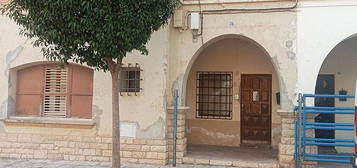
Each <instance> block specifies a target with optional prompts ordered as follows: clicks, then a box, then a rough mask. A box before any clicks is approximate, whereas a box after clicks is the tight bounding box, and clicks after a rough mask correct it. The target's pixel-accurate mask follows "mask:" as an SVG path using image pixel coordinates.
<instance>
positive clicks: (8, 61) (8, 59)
mask: <svg viewBox="0 0 357 168" xmlns="http://www.w3.org/2000/svg"><path fill="white" fill-rule="evenodd" d="M23 49H24V47H23V46H18V47H16V48H15V49H14V50H11V51H9V52H8V53H7V54H6V70H5V76H8V74H9V69H10V64H11V63H12V62H13V61H14V60H15V59H16V57H18V56H19V55H20V54H21V52H22V51H23Z"/></svg>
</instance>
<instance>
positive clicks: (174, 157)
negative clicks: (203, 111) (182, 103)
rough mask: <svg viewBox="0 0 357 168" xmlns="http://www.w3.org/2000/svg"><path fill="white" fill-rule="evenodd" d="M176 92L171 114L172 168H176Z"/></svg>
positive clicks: (175, 92)
mask: <svg viewBox="0 0 357 168" xmlns="http://www.w3.org/2000/svg"><path fill="white" fill-rule="evenodd" d="M178 98H179V96H178V90H175V91H174V113H173V115H174V116H173V121H172V123H173V127H172V128H173V130H172V132H173V150H172V151H173V155H172V166H173V167H176V144H177V108H178Z"/></svg>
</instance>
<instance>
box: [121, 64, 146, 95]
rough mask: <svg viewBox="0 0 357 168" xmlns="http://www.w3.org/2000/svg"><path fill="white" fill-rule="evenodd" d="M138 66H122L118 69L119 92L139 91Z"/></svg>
mask: <svg viewBox="0 0 357 168" xmlns="http://www.w3.org/2000/svg"><path fill="white" fill-rule="evenodd" d="M140 72H141V69H140V67H122V69H121V71H120V78H119V79H120V84H119V87H120V92H140V90H141V88H140V81H141V78H140Z"/></svg>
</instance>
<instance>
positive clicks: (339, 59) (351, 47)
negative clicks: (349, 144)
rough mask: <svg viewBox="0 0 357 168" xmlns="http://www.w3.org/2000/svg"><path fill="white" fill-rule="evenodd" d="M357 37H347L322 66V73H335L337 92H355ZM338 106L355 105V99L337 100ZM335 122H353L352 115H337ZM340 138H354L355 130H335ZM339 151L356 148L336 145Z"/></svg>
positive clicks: (352, 150) (336, 135) (351, 150)
mask: <svg viewBox="0 0 357 168" xmlns="http://www.w3.org/2000/svg"><path fill="white" fill-rule="evenodd" d="M356 46H357V38H356V37H354V38H351V39H347V40H345V41H343V42H341V43H340V44H338V45H337V46H336V47H335V48H334V49H333V50H332V51H331V52H330V54H329V55H328V56H327V58H326V60H325V61H324V64H323V65H322V67H321V71H320V74H333V75H334V76H335V93H336V94H338V91H339V90H341V89H344V90H346V91H347V92H348V94H352V95H354V94H355V91H356V88H355V87H356V79H357V55H356V53H357V49H356ZM335 105H336V106H343V107H354V100H353V99H347V101H339V99H336V100H335ZM335 122H345V123H347V122H348V123H353V122H354V117H353V116H352V115H342V114H340V115H336V116H335ZM335 137H336V138H338V139H353V138H354V132H353V131H340V130H339V131H335ZM336 149H337V150H338V151H339V152H350V153H353V152H354V148H346V147H336Z"/></svg>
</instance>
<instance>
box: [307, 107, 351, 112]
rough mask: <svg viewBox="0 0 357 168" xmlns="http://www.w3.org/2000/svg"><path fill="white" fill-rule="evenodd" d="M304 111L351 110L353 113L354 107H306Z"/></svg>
mask: <svg viewBox="0 0 357 168" xmlns="http://www.w3.org/2000/svg"><path fill="white" fill-rule="evenodd" d="M304 109H312V110H351V111H353V110H354V108H353V107H313V106H306V107H305V108H304Z"/></svg>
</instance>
